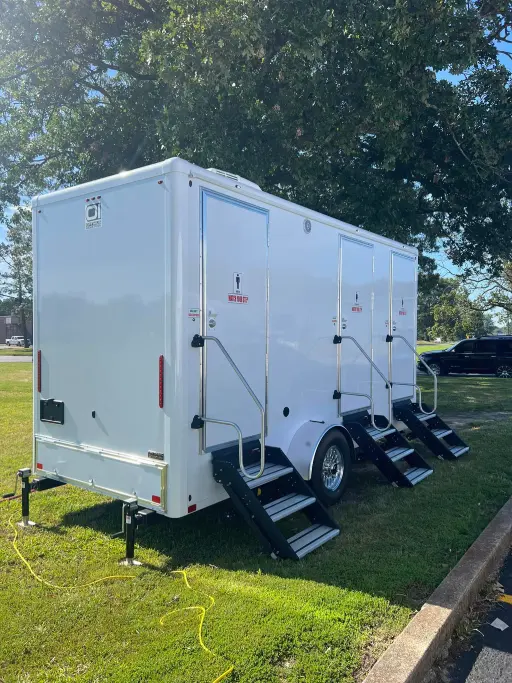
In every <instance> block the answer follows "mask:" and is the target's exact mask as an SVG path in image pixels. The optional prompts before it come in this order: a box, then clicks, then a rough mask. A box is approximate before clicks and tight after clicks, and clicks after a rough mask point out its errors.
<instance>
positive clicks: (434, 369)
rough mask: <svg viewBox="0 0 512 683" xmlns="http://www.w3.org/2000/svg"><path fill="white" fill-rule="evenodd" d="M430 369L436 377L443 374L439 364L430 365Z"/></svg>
mask: <svg viewBox="0 0 512 683" xmlns="http://www.w3.org/2000/svg"><path fill="white" fill-rule="evenodd" d="M429 367H430V369H431V370H432V372H433V373H434V375H440V374H441V367H440V366H439V365H438V364H437V363H432V365H429Z"/></svg>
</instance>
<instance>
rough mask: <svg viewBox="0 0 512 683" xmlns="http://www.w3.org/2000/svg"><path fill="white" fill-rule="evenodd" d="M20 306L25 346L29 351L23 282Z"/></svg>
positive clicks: (19, 292) (19, 289)
mask: <svg viewBox="0 0 512 683" xmlns="http://www.w3.org/2000/svg"><path fill="white" fill-rule="evenodd" d="M18 305H19V307H20V314H21V329H22V330H23V346H24V347H25V348H26V349H28V334H27V316H26V315H25V306H24V305H23V289H22V287H21V282H19V284H18Z"/></svg>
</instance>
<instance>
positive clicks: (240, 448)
mask: <svg viewBox="0 0 512 683" xmlns="http://www.w3.org/2000/svg"><path fill="white" fill-rule="evenodd" d="M202 339H204V341H213V342H215V343H216V344H217V346H218V347H219V349H220V350H221V351H222V353H223V354H224V356H225V357H226V360H227V361H228V363H229V364H230V365H231V367H232V368H233V370H234V371H235V373H236V375H237V377H238V379H239V380H240V381H241V382H242V384H243V385H244V387H245V388H246V390H247V392H248V394H249V395H250V397H251V398H252V400H253V401H254V403H256V405H257V407H258V409H259V411H260V413H261V448H260V469H259V472H258V474H249V473H248V472H247V471H246V469H245V467H244V449H243V442H242V432H241V430H240V427H239V426H238V425H237V424H236V423H235V422H228V421H227V420H214V419H213V418H207V417H202V419H203V420H204V421H205V422H214V423H215V422H216V423H218V424H224V425H228V426H229V427H233V429H235V430H236V431H237V433H238V461H239V464H240V470H241V472H242V474H243V475H244V477H247V479H257V478H258V477H261V475H262V474H263V470H264V469H265V408H264V407H263V406H262V405H261V403H260V401H259V399H258V397H257V396H256V394H255V393H254V391H253V390H252V389H251V387H250V386H249V383H248V382H247V380H246V379H245V377H244V376H243V375H242V373H241V372H240V370H239V369H238V367H237V365H236V363H235V361H234V360H233V359H232V358H231V356H230V355H229V353H228V352H227V351H226V349H225V347H224V345H223V344H222V342H221V341H220V340H219V339H217V337H210V336H208V337H202Z"/></svg>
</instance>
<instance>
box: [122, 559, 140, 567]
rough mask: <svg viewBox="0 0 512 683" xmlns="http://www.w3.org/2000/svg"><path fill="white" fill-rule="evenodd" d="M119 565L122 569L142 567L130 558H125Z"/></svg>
mask: <svg viewBox="0 0 512 683" xmlns="http://www.w3.org/2000/svg"><path fill="white" fill-rule="evenodd" d="M119 564H120V565H122V566H123V567H142V562H139V561H138V560H134V559H133V558H132V557H125V559H124V560H121V562H119Z"/></svg>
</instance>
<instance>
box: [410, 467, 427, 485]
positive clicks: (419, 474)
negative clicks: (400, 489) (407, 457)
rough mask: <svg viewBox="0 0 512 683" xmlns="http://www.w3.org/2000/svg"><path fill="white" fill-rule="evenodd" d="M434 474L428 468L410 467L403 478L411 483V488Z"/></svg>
mask: <svg viewBox="0 0 512 683" xmlns="http://www.w3.org/2000/svg"><path fill="white" fill-rule="evenodd" d="M433 472H434V470H433V469H431V468H430V467H411V468H410V469H409V470H407V471H406V472H405V476H406V477H407V479H408V480H409V481H410V482H411V484H412V485H413V486H416V484H419V483H420V481H423V479H425V478H426V477H428V476H430V475H431V474H432V473H433Z"/></svg>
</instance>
